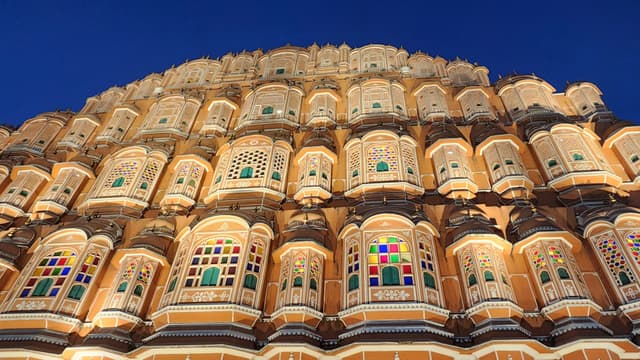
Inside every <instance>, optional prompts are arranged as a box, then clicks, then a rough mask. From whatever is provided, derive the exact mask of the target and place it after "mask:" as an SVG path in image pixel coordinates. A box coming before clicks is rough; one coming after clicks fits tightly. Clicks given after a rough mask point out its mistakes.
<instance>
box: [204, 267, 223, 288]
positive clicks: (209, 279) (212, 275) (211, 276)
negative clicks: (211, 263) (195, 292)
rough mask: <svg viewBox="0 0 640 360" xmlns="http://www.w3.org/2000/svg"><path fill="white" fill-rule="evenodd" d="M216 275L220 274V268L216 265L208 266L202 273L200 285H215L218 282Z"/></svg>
mask: <svg viewBox="0 0 640 360" xmlns="http://www.w3.org/2000/svg"><path fill="white" fill-rule="evenodd" d="M218 276H220V269H218V268H217V267H211V268H208V269H207V270H205V271H204V273H203V274H202V281H200V286H216V284H217V283H218Z"/></svg>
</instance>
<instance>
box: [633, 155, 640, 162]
mask: <svg viewBox="0 0 640 360" xmlns="http://www.w3.org/2000/svg"><path fill="white" fill-rule="evenodd" d="M638 160H640V158H639V157H638V155H636V154H633V155H631V162H638Z"/></svg>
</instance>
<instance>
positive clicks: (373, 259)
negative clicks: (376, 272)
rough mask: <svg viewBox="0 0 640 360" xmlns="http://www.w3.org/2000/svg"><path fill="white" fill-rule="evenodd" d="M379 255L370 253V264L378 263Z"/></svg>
mask: <svg viewBox="0 0 640 360" xmlns="http://www.w3.org/2000/svg"><path fill="white" fill-rule="evenodd" d="M377 263H378V255H369V264H377Z"/></svg>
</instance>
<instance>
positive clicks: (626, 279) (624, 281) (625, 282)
mask: <svg viewBox="0 0 640 360" xmlns="http://www.w3.org/2000/svg"><path fill="white" fill-rule="evenodd" d="M618 278H619V279H620V284H622V285H628V284H631V279H629V275H627V273H626V272H624V271H621V272H620V273H619V274H618Z"/></svg>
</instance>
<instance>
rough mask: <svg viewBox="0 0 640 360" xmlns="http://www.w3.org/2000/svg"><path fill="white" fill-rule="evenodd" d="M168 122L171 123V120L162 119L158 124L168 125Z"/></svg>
mask: <svg viewBox="0 0 640 360" xmlns="http://www.w3.org/2000/svg"><path fill="white" fill-rule="evenodd" d="M167 121H169V119H167V118H166V117H163V118H162V119H160V121H158V124H166V123H167Z"/></svg>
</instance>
